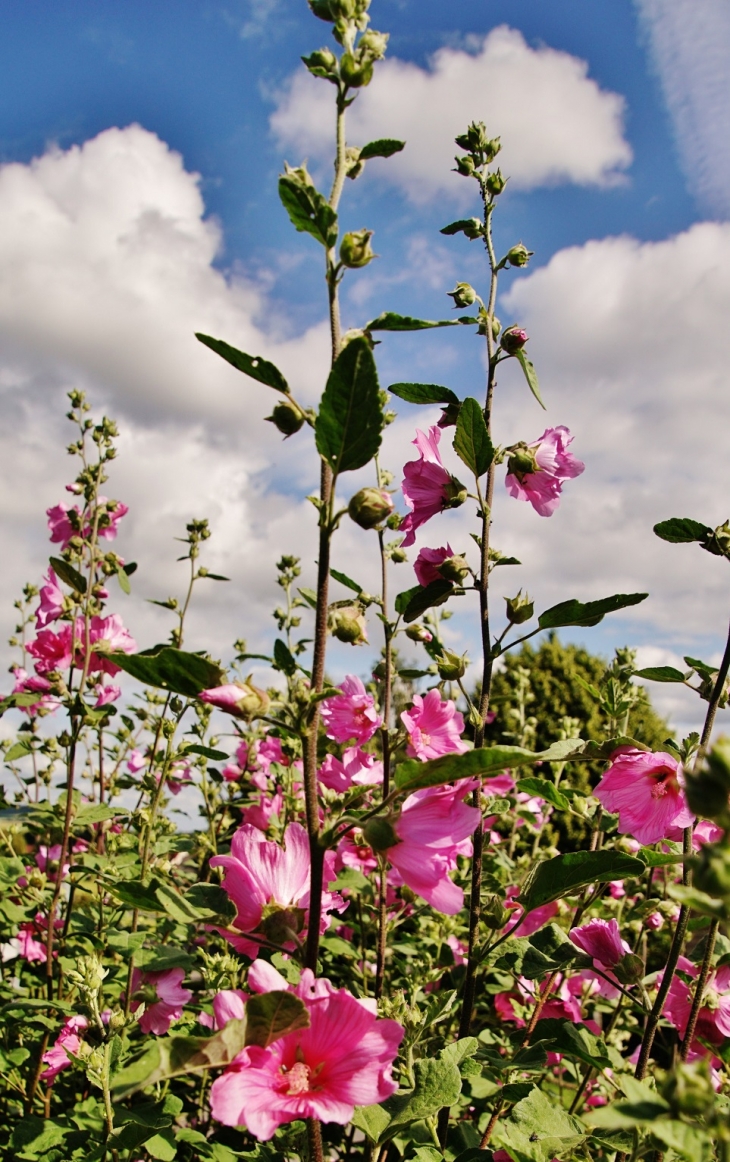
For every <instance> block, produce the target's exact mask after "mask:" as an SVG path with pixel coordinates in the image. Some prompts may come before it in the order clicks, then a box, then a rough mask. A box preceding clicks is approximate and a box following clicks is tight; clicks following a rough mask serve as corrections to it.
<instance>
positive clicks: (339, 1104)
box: [211, 962, 403, 1142]
mask: <svg viewBox="0 0 730 1162" xmlns="http://www.w3.org/2000/svg"><path fill="white" fill-rule="evenodd" d="M259 963H260V962H256V964H259ZM261 967H262V971H261V973H260V974H258V979H259V980H261V981H262V982H263V981H266V983H267V984H268V987H269V988H271V987H272V986H273V987H274V988H282V987H284V988H285V987H287V986H286V981H285V980H284V979H283V977H281V976H280V975H279V973H277V972H276V970H274V969H272V968H271V966H270V965H262V966H261ZM254 968H255V966H252V969H251V972H250V973H249V984H250V985H251V986H252V987H254V982H255V981H256V980H257V973H256V972H255V971H254ZM252 978H253V979H252ZM294 991H295V992H296V993H297V995H298V996H300V998H301V999H302V1000H303V1001H304V1002H305V1004H306V1006H307V1009H308V1011H309V1020H310V1025H309V1028H307V1029H299V1030H297V1031H296V1032H293V1033H288V1034H287V1035H286V1036H284V1037H280V1038H279V1039H278V1040H277V1041H274V1042H273V1043H272V1044H271V1045H269V1046H268V1047H267V1048H266V1049H261V1048H259V1047H258V1046H250V1047H249V1048H247V1049H244V1050H243V1052H242V1053H239V1054H238V1056H237V1057H235V1058H234V1060H233V1062H232V1063H231V1065H230V1066H229V1067H228V1068H227V1069H226V1071H225V1073H224V1074H223V1075H222V1076H221V1077H218V1078H216V1080H215V1081H214V1082H213V1086H212V1090H211V1110H212V1114H213V1117H214V1118H215V1119H216V1121H219V1122H222V1123H223V1124H224V1125H227V1126H243V1125H245V1127H246V1129H247V1130H248V1131H249V1132H250V1133H251V1134H253V1135H254V1137H256V1138H258V1139H259V1140H260V1141H264V1142H266V1141H268V1140H269V1139H270V1138H272V1137H273V1135H274V1133H275V1132H276V1130H277V1129H278V1128H279V1126H283V1125H287V1124H288V1123H289V1122H294V1121H299V1120H300V1119H302V1118H319V1119H320V1120H321V1121H322V1122H335V1123H337V1124H339V1125H346V1124H347V1122H349V1121H350V1119H351V1118H352V1115H353V1113H354V1108H355V1106H361V1105H373V1104H377V1103H380V1102H382V1101H385V1099H386V1098H387V1097H390V1095H391V1094H393V1093H395V1091H396V1089H397V1085H396V1083H395V1081H394V1080H393V1076H392V1068H393V1062H394V1060H395V1057H396V1054H397V1052H398V1046H399V1045H400V1042H401V1040H402V1038H403V1029H402V1027H401V1026H400V1025H399V1024H398V1023H397V1022H396V1021H392V1020H382V1019H379V1018H378V1017H377V1009H376V1005H375V1002H374V1001H368V1000H358V999H357V998H356V997H354V996H353V995H352V994H351V993H350V992H348V991H347V989H336V988H334V986H333V985H331V984H330V982H329V981H328V980H326V979H324V978H321V979H319V980H315V978H314V976H313V974H312V973H311V972H310V971H309V970H308V969H307V970H305V971H304V972H303V973H302V979H301V982H300V984H299V986H297V988H296V989H295V990H294Z"/></svg>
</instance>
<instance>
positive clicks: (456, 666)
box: [436, 650, 466, 682]
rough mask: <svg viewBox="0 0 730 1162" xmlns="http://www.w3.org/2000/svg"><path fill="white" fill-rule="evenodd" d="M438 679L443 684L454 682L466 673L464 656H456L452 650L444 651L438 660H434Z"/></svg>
mask: <svg viewBox="0 0 730 1162" xmlns="http://www.w3.org/2000/svg"><path fill="white" fill-rule="evenodd" d="M436 665H437V666H438V672H439V677H440V678H443V680H444V681H445V682H456V681H458V680H459V678H463V677H464V674H465V673H466V654H456V653H454V651H453V650H444V651H443V653H442V654H441V657H440V658H437V659H436Z"/></svg>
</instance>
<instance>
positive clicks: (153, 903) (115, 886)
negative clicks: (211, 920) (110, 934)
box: [107, 876, 202, 924]
mask: <svg viewBox="0 0 730 1162" xmlns="http://www.w3.org/2000/svg"><path fill="white" fill-rule="evenodd" d="M107 886H108V888H109V891H110V892H112V894H113V895H114V896H116V898H117V899H118V900H119V902H120V903H122V904H126V905H127V907H129V908H137V909H139V911H141V912H163V913H165V914H167V915H169V916H172V918H173V920H177V921H179V922H180V923H181V924H194V923H196V922H197V921H198V920H200V919H201V918H202V917H201V914H200V912H199V911H198V909H197V908H196V907H195V906H194V904H193V903H192V902H191V900H189V899H187V898H186V897H185V896H181V895H180V893H179V892H178V891H177V889H176V888H174V887H173V886H172V884H168V883H165V881H164V880H161V879H160V878H159V876H152V877H151V878H150V880H149V881H148V883H146V884H145V883H142V881H141V880H115V881H112V882H110V883H108V885H107Z"/></svg>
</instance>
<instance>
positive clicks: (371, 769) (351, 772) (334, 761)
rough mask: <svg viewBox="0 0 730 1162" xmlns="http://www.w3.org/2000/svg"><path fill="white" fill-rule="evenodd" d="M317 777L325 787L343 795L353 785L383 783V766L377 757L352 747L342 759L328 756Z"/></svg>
mask: <svg viewBox="0 0 730 1162" xmlns="http://www.w3.org/2000/svg"><path fill="white" fill-rule="evenodd" d="M317 777H318V778H319V781H320V783H323V784H324V786H325V787H329V788H330V789H331V790H332V791H338V792H339V793H340V794H341V793H342V792H343V791H346V790H347V789H348V788H349V787H351V786H352V785H353V783H355V784H357V785H359V786H375V785H376V784H377V783H382V781H383V764H382V762H380V760H379V759H377V758H376V757H375V755H373V754H368V753H367V751H364V750H360V748H359V747H357V746H350V747H348V748H347V750H346V751H344V753H343V755H342V759H338V758H336V757H335V756H334V755H333V754H328V755H327V756H326V757H325V760H324V762H323V763H322V766H321V767H320V768H319V770H318V771H317Z"/></svg>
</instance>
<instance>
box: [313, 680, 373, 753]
mask: <svg viewBox="0 0 730 1162" xmlns="http://www.w3.org/2000/svg"><path fill="white" fill-rule="evenodd" d="M340 689H341V690H342V693H341V694H336V695H335V696H334V698H326V699H325V701H324V702H323V703H322V709H321V715H322V722H323V723H324V726H325V731H326V733H327V737H328V738H333V739H334V740H335V742H349V741H350V739H354V740H355V742H357V743H359V744H360V745H362V744H363V743H365V742H368V741H369V739H371V738H372V737H373V735H374V734H375V731H376V730H378V729H379V727H380V726H381V725H382V722H383V720H382V718H381V717H380V715H379V714H378V712H377V710H376V709H375V699H374V698H373V696H372V694H368V693H367V692H366V690H365V687H364V686H363V684H362V682H361V681H360V679H359V678H357V677H356V676H355V675H354V674H348V675H347V677H346V678H345V680H344V681H343V682H340Z"/></svg>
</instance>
